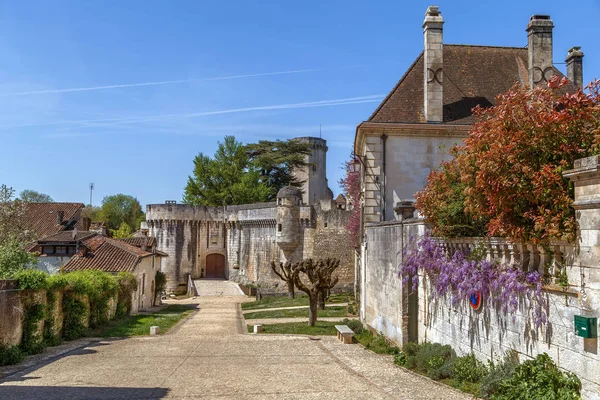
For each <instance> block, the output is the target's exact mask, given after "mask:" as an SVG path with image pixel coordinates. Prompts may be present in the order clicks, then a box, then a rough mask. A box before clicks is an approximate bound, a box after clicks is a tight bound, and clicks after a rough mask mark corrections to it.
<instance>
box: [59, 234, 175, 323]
mask: <svg viewBox="0 0 600 400" xmlns="http://www.w3.org/2000/svg"><path fill="white" fill-rule="evenodd" d="M152 242H155V241H154V240H153V238H132V239H112V238H108V237H105V236H100V235H94V236H92V237H88V238H87V239H85V240H82V241H81V245H80V248H79V250H78V251H77V253H76V254H74V255H73V256H72V257H71V259H70V260H69V261H68V262H67V263H66V264H65V265H64V266H63V267H62V271H63V272H73V271H82V270H95V271H103V272H108V273H111V274H117V273H119V272H131V273H132V274H133V275H135V277H136V280H137V283H138V289H137V291H135V292H134V293H133V295H132V296H133V299H132V300H133V302H132V309H131V312H133V313H136V312H138V311H142V310H144V309H146V308H148V307H151V306H152V305H153V301H154V293H155V277H156V271H158V270H160V264H161V263H160V259H161V258H162V257H165V256H166V254H165V253H162V252H160V251H157V250H156V247H155V246H154V245H153V244H152Z"/></svg>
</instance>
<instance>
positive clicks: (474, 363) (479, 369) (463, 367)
mask: <svg viewBox="0 0 600 400" xmlns="http://www.w3.org/2000/svg"><path fill="white" fill-rule="evenodd" d="M487 373H488V369H487V367H486V366H485V365H484V364H483V363H482V362H481V361H479V360H478V359H477V358H476V357H475V355H474V354H473V353H471V354H468V355H466V356H463V357H458V358H457V359H456V360H455V361H454V366H453V368H452V378H454V379H456V380H457V381H458V382H460V383H462V382H472V383H478V382H481V380H482V379H483V378H484V377H485V376H486V375H487Z"/></svg>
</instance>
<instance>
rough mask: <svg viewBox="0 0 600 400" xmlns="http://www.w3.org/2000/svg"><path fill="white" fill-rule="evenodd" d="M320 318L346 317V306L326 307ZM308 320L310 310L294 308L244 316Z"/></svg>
mask: <svg viewBox="0 0 600 400" xmlns="http://www.w3.org/2000/svg"><path fill="white" fill-rule="evenodd" d="M317 315H318V316H319V317H345V316H346V306H337V307H325V309H324V310H319V312H318V314H317ZM297 317H303V318H308V308H292V309H288V310H276V311H255V312H251V313H247V314H244V318H246V319H262V318H297Z"/></svg>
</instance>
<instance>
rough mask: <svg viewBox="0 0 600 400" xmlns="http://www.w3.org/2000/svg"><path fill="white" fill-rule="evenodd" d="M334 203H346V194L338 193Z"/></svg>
mask: <svg viewBox="0 0 600 400" xmlns="http://www.w3.org/2000/svg"><path fill="white" fill-rule="evenodd" d="M335 202H336V204H346V196H344V195H343V194H341V193H340V194H338V197H336V198H335Z"/></svg>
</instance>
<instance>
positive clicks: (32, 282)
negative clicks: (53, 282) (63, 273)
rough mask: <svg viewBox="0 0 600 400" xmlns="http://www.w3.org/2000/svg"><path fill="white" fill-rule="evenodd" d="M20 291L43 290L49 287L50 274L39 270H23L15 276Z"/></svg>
mask: <svg viewBox="0 0 600 400" xmlns="http://www.w3.org/2000/svg"><path fill="white" fill-rule="evenodd" d="M14 279H16V280H17V284H18V285H19V289H30V290H42V289H46V288H47V287H48V274H47V273H46V272H44V271H40V270H39V269H23V270H21V271H18V272H16V273H15V274H14Z"/></svg>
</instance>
